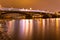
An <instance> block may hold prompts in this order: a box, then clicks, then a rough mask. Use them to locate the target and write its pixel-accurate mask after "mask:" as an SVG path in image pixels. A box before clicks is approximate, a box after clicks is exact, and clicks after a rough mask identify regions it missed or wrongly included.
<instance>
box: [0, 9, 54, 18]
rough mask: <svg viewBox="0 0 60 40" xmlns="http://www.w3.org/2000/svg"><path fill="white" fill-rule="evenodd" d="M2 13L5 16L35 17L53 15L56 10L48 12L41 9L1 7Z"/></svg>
mask: <svg viewBox="0 0 60 40" xmlns="http://www.w3.org/2000/svg"><path fill="white" fill-rule="evenodd" d="M0 15H1V17H3V18H18V19H19V18H27V19H30V18H34V17H37V18H38V17H40V18H43V17H48V18H50V17H53V15H54V12H46V11H41V10H32V8H30V9H24V8H23V9H17V8H0Z"/></svg>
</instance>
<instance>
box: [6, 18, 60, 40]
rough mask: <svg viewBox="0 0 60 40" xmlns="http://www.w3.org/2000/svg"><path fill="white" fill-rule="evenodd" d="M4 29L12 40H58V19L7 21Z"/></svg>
mask: <svg viewBox="0 0 60 40" xmlns="http://www.w3.org/2000/svg"><path fill="white" fill-rule="evenodd" d="M6 27H7V35H9V36H10V37H11V38H12V39H13V40H60V18H47V19H43V18H38V19H20V20H17V19H16V20H8V21H6Z"/></svg>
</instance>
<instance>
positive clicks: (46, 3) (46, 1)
mask: <svg viewBox="0 0 60 40" xmlns="http://www.w3.org/2000/svg"><path fill="white" fill-rule="evenodd" d="M0 4H1V5H2V6H3V7H15V8H33V9H40V10H49V11H58V10H60V0H0Z"/></svg>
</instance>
